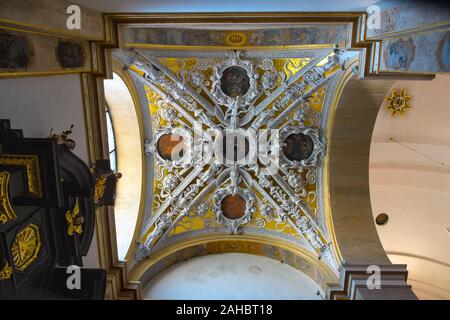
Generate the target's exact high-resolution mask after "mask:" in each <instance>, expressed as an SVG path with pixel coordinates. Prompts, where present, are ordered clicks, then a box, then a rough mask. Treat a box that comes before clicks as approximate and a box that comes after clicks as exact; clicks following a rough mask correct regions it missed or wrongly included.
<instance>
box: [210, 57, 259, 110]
mask: <svg viewBox="0 0 450 320" xmlns="http://www.w3.org/2000/svg"><path fill="white" fill-rule="evenodd" d="M241 54H242V52H241V51H229V59H228V60H227V61H225V62H224V63H222V64H219V65H216V66H214V68H213V77H212V89H211V94H212V95H213V96H214V97H215V99H216V100H217V101H218V103H220V104H222V105H224V106H227V107H232V106H233V104H235V103H238V104H240V105H241V106H244V105H247V104H250V103H251V102H252V101H253V99H254V98H255V97H256V96H257V95H258V86H257V79H258V75H257V73H256V72H255V69H254V67H253V64H252V63H251V62H250V61H243V60H241V58H240V56H241ZM224 73H225V76H224ZM228 79H230V80H231V79H232V81H230V83H233V84H234V83H236V82H237V81H236V80H241V81H240V82H242V81H243V82H248V83H247V84H246V85H245V88H246V89H247V90H243V89H242V88H243V87H242V86H241V87H239V88H237V89H238V90H239V92H234V91H236V90H234V89H235V88H234V87H233V88H230V87H228V82H227V80H228ZM230 85H231V84H230ZM224 91H227V92H224ZM243 91H245V92H243ZM227 93H228V94H227Z"/></svg>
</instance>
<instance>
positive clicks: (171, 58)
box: [113, 28, 358, 274]
mask: <svg viewBox="0 0 450 320" xmlns="http://www.w3.org/2000/svg"><path fill="white" fill-rule="evenodd" d="M344 29H345V28H344ZM344 29H342V28H335V29H332V30H334V33H329V34H333V37H334V38H332V39H331V38H330V39H328V38H327V39H326V40H336V38H335V36H336V35H338V36H339V37H340V36H342V35H343V34H344V33H343V30H344ZM142 30H146V29H142ZM135 31H136V30H135ZM153 31H154V30H153ZM153 31H151V32H153ZM281 31H283V30H281ZM281 31H280V30H276V32H278V33H279V34H283V33H282V32H281ZM313 31H314V30H312V31H311V32H313ZM148 32H150V31H146V33H148ZM227 32H228V31H227ZM234 32H235V33H236V34H244V35H245V34H246V33H244V32H240V31H234ZM261 32H262V31H261ZM141 33H143V31H141ZM224 34H225V33H224ZM339 37H338V38H339ZM224 39H226V36H224ZM339 39H341V38H339ZM190 43H191V44H192V43H195V42H190ZM266 44H268V45H270V44H269V43H268V42H266ZM214 46H215V47H214ZM208 48H209V49H208ZM344 48H345V47H344ZM173 49H174V50H169V49H167V48H164V46H163V47H161V48H149V47H148V46H145V45H142V46H137V47H132V48H129V49H120V50H115V52H114V54H113V56H114V58H115V59H116V60H118V61H120V63H121V64H123V65H124V66H125V70H126V72H128V73H129V74H130V75H131V77H132V79H133V81H134V85H135V86H136V88H137V92H138V94H139V96H140V97H139V98H140V101H141V104H142V105H141V107H142V109H143V110H142V111H143V119H144V126H145V130H146V134H145V136H146V139H145V145H144V151H145V154H146V155H147V159H148V161H149V163H150V168H148V172H147V179H148V184H147V203H146V210H145V215H144V217H143V219H142V223H141V224H140V225H139V226H138V228H139V229H140V232H139V237H138V239H137V242H136V244H135V245H136V248H135V251H134V252H135V259H136V261H137V262H139V261H143V260H145V259H146V258H150V259H151V258H152V256H154V254H155V253H157V252H158V251H160V249H163V248H167V247H170V246H171V245H173V244H175V243H180V242H183V241H186V240H189V239H192V238H195V237H199V236H205V235H222V236H224V237H226V236H227V235H230V237H235V236H239V235H253V236H256V237H257V236H264V237H267V236H268V237H272V238H273V239H278V240H279V241H284V242H288V243H290V244H291V245H292V244H294V245H295V246H297V247H298V248H301V250H306V251H307V252H309V254H311V255H313V256H315V257H316V258H318V259H319V260H320V261H322V262H323V263H325V264H326V265H327V266H328V267H329V268H330V270H334V272H336V274H337V273H338V266H339V264H340V261H339V260H338V258H337V257H336V254H335V250H336V248H335V247H334V244H333V235H332V231H330V230H331V228H330V227H329V225H328V220H327V216H326V215H327V213H326V209H325V208H324V197H323V193H324V183H325V181H324V177H323V175H324V173H323V171H324V166H323V158H324V157H325V156H326V149H327V138H326V136H327V132H326V130H327V129H326V128H327V127H328V114H329V108H330V104H331V101H332V100H333V97H334V93H335V88H336V86H337V84H338V83H339V81H340V77H341V76H342V74H343V72H344V69H345V68H347V65H348V64H349V63H348V62H349V61H350V60H353V59H355V58H357V57H358V53H357V52H351V51H346V50H345V49H341V48H340V47H339V45H337V44H321V45H317V44H316V45H305V46H302V47H301V48H284V49H279V48H275V47H270V46H269V47H267V49H262V48H261V47H259V48H255V49H254V50H252V49H251V48H247V47H245V48H240V50H239V49H238V48H234V47H230V48H227V49H224V48H222V43H213V44H212V45H211V47H208V46H205V47H203V48H202V50H198V49H197V50H192V49H189V48H185V46H181V47H180V48H176V49H175V47H174V48H173ZM261 49H262V50H261ZM233 239H234V238H233Z"/></svg>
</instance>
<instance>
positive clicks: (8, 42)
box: [0, 32, 30, 69]
mask: <svg viewBox="0 0 450 320" xmlns="http://www.w3.org/2000/svg"><path fill="white" fill-rule="evenodd" d="M29 61H30V50H29V48H28V41H27V39H26V38H25V37H24V36H18V35H14V34H10V33H6V32H0V69H24V68H26V67H27V66H28V64H29Z"/></svg>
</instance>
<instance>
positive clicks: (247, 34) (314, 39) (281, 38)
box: [125, 25, 347, 46]
mask: <svg viewBox="0 0 450 320" xmlns="http://www.w3.org/2000/svg"><path fill="white" fill-rule="evenodd" d="M346 34H347V29H346V27H345V26H344V25H335V26H333V27H329V26H306V27H305V26H302V27H295V28H292V27H291V28H284V29H260V30H259V29H258V30H242V31H234V30H233V31H232V30H193V29H191V30H186V29H159V28H136V27H129V28H126V29H125V42H126V43H129V44H134V45H136V44H150V45H172V46H230V45H240V46H243V45H246V46H288V45H289V46H291V45H305V44H330V43H339V42H341V41H345V39H346Z"/></svg>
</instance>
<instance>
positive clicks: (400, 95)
mask: <svg viewBox="0 0 450 320" xmlns="http://www.w3.org/2000/svg"><path fill="white" fill-rule="evenodd" d="M409 99H411V96H408V95H406V88H404V89H403V90H402V92H400V90H398V91H397V90H392V93H391V96H390V97H386V98H385V100H386V101H387V104H386V107H385V109H386V110H389V111H391V115H392V116H395V115H396V114H397V113H398V114H400V115H403V114H404V113H405V111H407V110H408V109H410V108H411V106H410V105H409V104H408V101H409Z"/></svg>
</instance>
